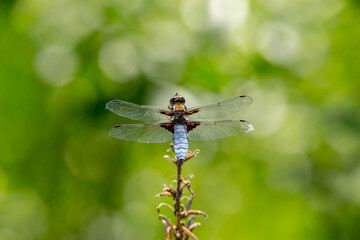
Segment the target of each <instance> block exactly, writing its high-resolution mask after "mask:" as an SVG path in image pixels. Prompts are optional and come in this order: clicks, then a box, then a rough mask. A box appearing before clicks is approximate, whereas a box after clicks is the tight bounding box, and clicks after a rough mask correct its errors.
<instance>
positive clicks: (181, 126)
mask: <svg viewBox="0 0 360 240" xmlns="http://www.w3.org/2000/svg"><path fill="white" fill-rule="evenodd" d="M252 102H253V100H252V98H251V97H249V96H246V95H241V96H237V97H233V98H230V99H227V100H224V101H221V102H217V103H213V104H207V105H202V106H195V107H191V108H187V107H186V106H185V98H184V97H182V96H180V95H179V94H177V93H176V94H175V96H174V97H172V98H171V99H170V105H169V106H168V107H167V108H162V107H154V106H146V105H137V104H134V103H130V102H126V101H122V100H116V99H114V100H111V101H110V102H108V103H107V104H106V109H108V110H110V111H111V112H113V113H115V114H117V115H120V116H122V117H126V118H129V119H133V120H138V121H153V122H150V123H145V124H121V125H117V126H115V127H113V128H111V129H110V131H109V135H110V136H112V137H115V138H118V139H122V140H127V141H135V142H142V143H164V142H170V141H173V144H172V149H173V150H174V152H175V156H176V158H177V160H178V161H179V162H180V164H182V163H183V162H184V161H185V159H186V158H187V156H188V152H189V139H190V140H195V141H207V140H216V139H221V138H225V137H230V136H235V135H238V134H241V133H247V132H250V131H252V130H254V127H253V125H252V124H251V123H249V122H247V121H245V120H218V121H212V119H214V118H222V117H225V116H228V115H231V114H234V113H236V112H239V111H241V110H243V109H244V108H246V107H248V106H249V105H250V104H251V103H252ZM203 119H205V121H204V120H203ZM206 119H207V120H206Z"/></svg>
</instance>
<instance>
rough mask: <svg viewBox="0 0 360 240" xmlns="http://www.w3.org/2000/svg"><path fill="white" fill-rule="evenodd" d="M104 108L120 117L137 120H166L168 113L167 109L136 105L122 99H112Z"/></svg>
mask: <svg viewBox="0 0 360 240" xmlns="http://www.w3.org/2000/svg"><path fill="white" fill-rule="evenodd" d="M106 109H108V110H110V111H112V112H113V113H116V114H117V115H120V116H122V117H126V118H130V119H134V120H139V121H161V120H167V119H168V116H167V115H165V114H164V113H169V112H168V110H167V109H163V108H159V107H153V106H145V105H137V104H134V103H129V102H125V101H122V100H112V101H110V102H108V103H107V104H106Z"/></svg>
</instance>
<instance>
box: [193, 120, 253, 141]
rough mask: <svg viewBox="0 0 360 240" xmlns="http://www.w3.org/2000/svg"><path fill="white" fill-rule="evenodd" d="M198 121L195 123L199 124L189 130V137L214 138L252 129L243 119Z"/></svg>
mask: <svg viewBox="0 0 360 240" xmlns="http://www.w3.org/2000/svg"><path fill="white" fill-rule="evenodd" d="M190 123H191V122H190ZM199 123H200V124H199ZM199 123H195V124H199V125H198V126H196V127H195V128H194V129H193V130H191V131H189V133H188V136H189V139H191V140H197V141H206V140H215V139H220V138H225V137H230V136H235V135H238V134H240V133H247V132H250V131H252V130H254V127H253V126H252V125H251V123H249V122H247V121H245V120H224V121H215V122H213V121H208V122H199Z"/></svg>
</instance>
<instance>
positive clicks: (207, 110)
mask: <svg viewBox="0 0 360 240" xmlns="http://www.w3.org/2000/svg"><path fill="white" fill-rule="evenodd" d="M252 102H253V100H252V98H251V97H249V96H245V95H242V96H238V97H234V98H230V99H227V100H224V101H221V102H218V103H213V104H209V105H205V106H197V107H192V108H190V109H188V110H187V112H188V113H191V112H194V113H193V114H191V115H189V116H188V117H189V119H206V118H218V117H224V116H227V115H230V114H233V113H236V112H239V111H241V110H243V109H244V108H246V107H247V106H249V105H250V104H251V103H252Z"/></svg>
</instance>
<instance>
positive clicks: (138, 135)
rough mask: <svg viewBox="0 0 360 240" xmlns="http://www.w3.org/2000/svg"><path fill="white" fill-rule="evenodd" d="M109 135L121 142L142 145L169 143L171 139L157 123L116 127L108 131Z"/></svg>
mask: <svg viewBox="0 0 360 240" xmlns="http://www.w3.org/2000/svg"><path fill="white" fill-rule="evenodd" d="M109 135H110V136H112V137H115V138H118V139H122V140H127V141H134V142H143V143H163V142H170V141H172V138H173V135H172V133H171V132H169V131H168V130H166V129H164V128H162V127H161V126H160V125H159V124H158V123H157V124H156V123H151V124H122V125H117V126H115V127H113V128H112V129H110V131H109Z"/></svg>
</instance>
